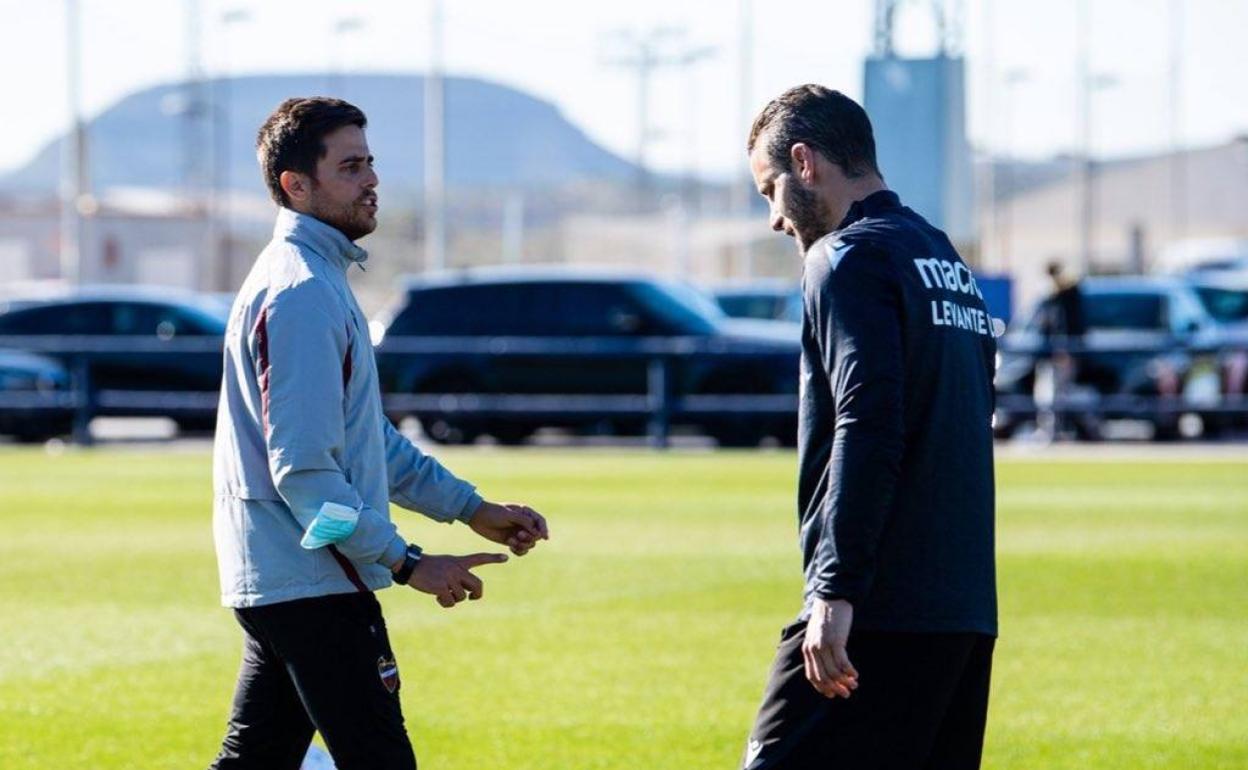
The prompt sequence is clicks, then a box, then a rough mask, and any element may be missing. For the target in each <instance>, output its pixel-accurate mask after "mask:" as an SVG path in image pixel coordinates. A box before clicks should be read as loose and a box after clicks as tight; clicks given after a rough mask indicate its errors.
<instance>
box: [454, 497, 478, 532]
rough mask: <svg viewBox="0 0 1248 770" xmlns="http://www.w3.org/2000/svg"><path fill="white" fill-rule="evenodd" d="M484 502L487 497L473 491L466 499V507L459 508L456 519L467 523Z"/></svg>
mask: <svg viewBox="0 0 1248 770" xmlns="http://www.w3.org/2000/svg"><path fill="white" fill-rule="evenodd" d="M483 502H485V498H483V497H481V495H479V494H477V493H476V491H473V492H472V494H470V495H468V499H467V500H465V501H464V507H463V508H460V509H459V515H457V516H456V517H455V519H456V521H462V522H463V523H465V524H467V523H468V522H469V521H470V520H471V519H472V517H473V514H475V513H476V512H477V509H478V508H480V507H481V503H483Z"/></svg>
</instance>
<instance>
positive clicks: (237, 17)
mask: <svg viewBox="0 0 1248 770" xmlns="http://www.w3.org/2000/svg"><path fill="white" fill-rule="evenodd" d="M250 19H251V14H250V13H249V12H248V11H246V10H243V9H241V8H234V9H231V10H228V11H225V12H223V13H222V14H221V16H220V17H219V21H220V27H221V42H220V45H219V46H218V50H219V51H220V52H221V64H220V71H219V72H218V73H217V77H216V78H214V79H213V86H214V88H213V100H212V104H213V108H214V110H215V111H216V114H215V115H214V117H215V120H214V121H213V127H214V129H215V138H216V142H214V143H213V152H212V160H213V169H212V172H213V173H212V208H213V220H214V223H215V224H214V231H215V232H214V233H213V247H214V248H213V252H212V253H213V256H214V257H215V259H216V266H217V279H216V284H217V285H216V288H217V289H218V290H219V291H229V290H230V289H231V288H233V287H232V286H231V285H230V284H231V283H232V280H233V272H232V268H233V259H232V258H231V257H232V251H231V248H230V240H231V238H232V235H231V232H230V231H231V226H230V203H229V197H230V190H231V189H232V188H233V182H234V179H233V175H232V174H231V173H230V171H231V169H230V124H231V118H232V115H231V106H232V102H233V94H232V91H231V88H230V64H229V53H228V52H229V49H228V47H227V45H226V44H227V43H228V41H229V35H230V28H231V27H234V26H236V25H238V24H242V23H244V22H246V21H249V20H250Z"/></svg>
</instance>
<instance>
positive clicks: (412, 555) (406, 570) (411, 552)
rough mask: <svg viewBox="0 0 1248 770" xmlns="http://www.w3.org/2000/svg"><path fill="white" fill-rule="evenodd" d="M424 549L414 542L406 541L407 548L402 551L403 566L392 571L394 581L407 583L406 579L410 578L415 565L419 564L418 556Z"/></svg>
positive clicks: (400, 583)
mask: <svg viewBox="0 0 1248 770" xmlns="http://www.w3.org/2000/svg"><path fill="white" fill-rule="evenodd" d="M423 553H424V551H423V550H421V548H420V546H418V545H416V544H415V543H408V544H407V550H406V551H404V552H403V566H402V567H399V571H398V572H395V573H393V575H392V576H393V578H394V582H396V583H398V584H399V585H407V581H409V580H411V579H412V573H413V572H414V571H415V570H416V565H417V564H420V556H421V554H423Z"/></svg>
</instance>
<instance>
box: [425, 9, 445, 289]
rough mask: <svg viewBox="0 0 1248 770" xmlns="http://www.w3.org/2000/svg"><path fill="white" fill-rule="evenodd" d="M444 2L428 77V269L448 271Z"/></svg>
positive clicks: (435, 22) (432, 16)
mask: <svg viewBox="0 0 1248 770" xmlns="http://www.w3.org/2000/svg"><path fill="white" fill-rule="evenodd" d="M442 23H443V18H442V0H430V7H429V36H430V41H429V42H430V46H429V71H428V72H427V73H426V74H425V107H424V110H425V269H426V270H442V269H444V268H445V267H446V146H445V137H444V133H445V130H446V116H445V113H444V109H445V97H446V94H445V83H444V82H443V77H442V67H443V60H442V54H443V52H442V40H443V29H442Z"/></svg>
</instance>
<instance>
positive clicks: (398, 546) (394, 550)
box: [377, 534, 407, 569]
mask: <svg viewBox="0 0 1248 770" xmlns="http://www.w3.org/2000/svg"><path fill="white" fill-rule="evenodd" d="M405 553H407V542H406V541H405V540H404V539H403V538H402V537H400V536H399V535H397V534H396V535H395V536H394V539H393V540H391V541H390V545H388V546H386V550H384V551H382V552H381V558H379V559H378V560H377V561H378V563H380V564H384V565H385V566H386V568H387V569H389V568H390V567H391V566H393V565H394V564H395V563H396V562H398V561H400V560H402V559H403V554H405Z"/></svg>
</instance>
